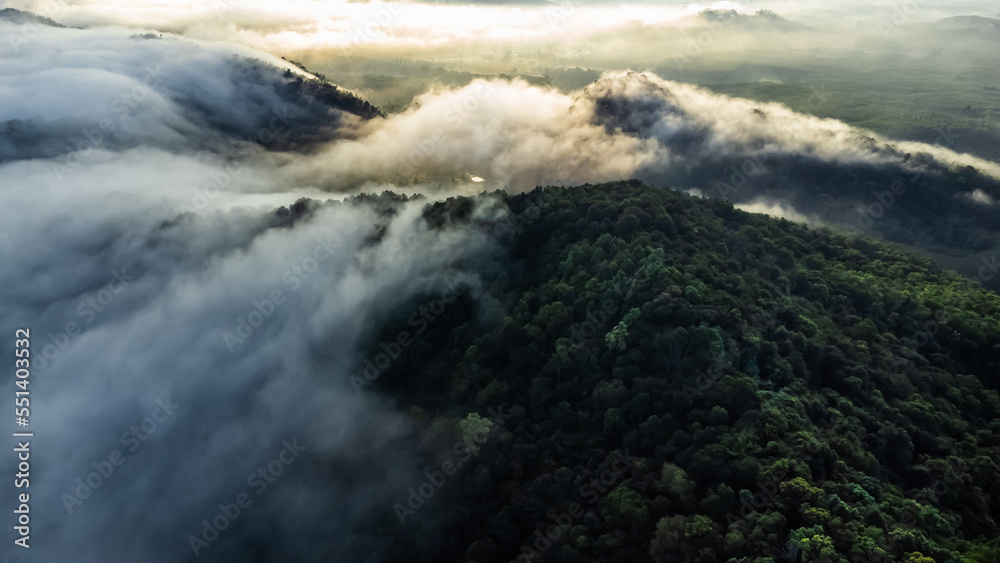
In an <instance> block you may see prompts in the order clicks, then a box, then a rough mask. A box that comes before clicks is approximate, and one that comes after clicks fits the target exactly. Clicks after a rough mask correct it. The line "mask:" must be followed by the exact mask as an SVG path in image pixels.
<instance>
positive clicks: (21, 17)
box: [0, 8, 66, 27]
mask: <svg viewBox="0 0 1000 563" xmlns="http://www.w3.org/2000/svg"><path fill="white" fill-rule="evenodd" d="M0 19H3V20H7V21H10V22H14V23H16V24H25V23H36V24H39V25H47V26H49V27H66V26H65V25H63V24H61V23H59V22H57V21H55V20H53V19H51V18H47V17H45V16H39V15H36V14H33V13H31V12H23V11H21V10H15V9H14V8H4V9H3V10H0Z"/></svg>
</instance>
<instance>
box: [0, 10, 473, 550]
mask: <svg viewBox="0 0 1000 563" xmlns="http://www.w3.org/2000/svg"><path fill="white" fill-rule="evenodd" d="M2 25H4V24H0V26H2ZM3 30H4V29H0V31H3ZM128 34H129V33H128V30H106V29H98V30H72V29H68V30H53V31H52V32H51V33H50V32H49V31H43V32H42V33H40V34H39V35H38V36H36V37H35V38H34V39H33V40H32V41H31V42H30V43H29V44H25V45H22V47H21V48H22V51H21V57H20V58H18V59H17V60H16V61H14V63H13V64H11V65H5V66H4V67H3V71H2V72H3V73H4V74H6V78H5V79H4V85H5V86H4V89H3V92H2V96H3V103H2V104H0V105H2V107H3V109H2V112H3V114H2V117H0V121H2V123H3V128H4V129H3V133H2V135H3V138H4V139H5V141H4V144H3V145H2V147H3V148H2V149H0V150H2V152H0V154H2V157H3V160H2V162H0V176H2V177H3V178H4V190H2V192H0V222H2V223H3V225H4V233H5V234H6V235H8V236H7V237H6V238H5V239H4V241H3V242H4V244H2V245H0V258H2V259H3V260H4V261H5V263H7V264H8V265H9V267H7V268H4V269H3V270H2V272H0V283H2V287H3V289H2V290H0V293H2V299H0V327H2V329H3V330H4V331H6V332H7V333H9V334H13V333H14V332H13V331H14V330H15V328H20V327H28V328H30V330H31V339H32V348H31V350H32V352H33V355H32V356H31V359H32V361H33V364H32V368H33V375H32V378H31V380H30V381H31V392H32V395H31V398H32V399H33V401H32V409H31V412H32V418H31V430H32V431H34V432H35V435H36V438H35V439H33V440H32V448H33V450H32V453H33V454H35V455H34V456H32V462H33V464H32V471H31V478H32V485H34V486H32V487H31V490H30V493H31V506H32V513H31V514H32V527H33V531H34V533H33V534H32V552H31V553H32V555H33V556H34V557H37V558H38V559H39V560H49V561H68V560H73V561H81V562H104V561H126V560H133V561H149V562H152V563H155V562H158V561H164V562H166V561H177V560H186V559H191V558H192V557H193V555H194V553H193V550H192V547H191V545H190V542H189V539H188V538H189V537H190V536H195V537H204V536H203V533H204V532H203V528H204V525H203V524H202V522H203V520H208V521H213V519H214V517H216V516H217V515H218V514H219V511H220V509H219V505H220V504H221V505H224V506H225V505H229V504H232V503H234V502H236V501H235V499H236V498H237V497H238V495H239V494H240V493H249V495H251V499H252V504H251V505H250V506H248V507H245V508H244V509H243V511H242V514H241V516H240V517H239V518H238V519H237V520H235V521H234V522H233V524H232V526H231V527H230V528H229V529H227V530H224V531H223V532H222V533H221V534H220V536H219V537H218V539H217V540H215V541H213V542H211V543H210V545H209V547H207V548H203V549H202V550H201V557H200V559H202V560H210V561H232V560H237V559H240V558H245V557H251V556H255V554H256V556H261V555H260V554H261V553H264V550H277V551H278V552H281V553H284V554H294V555H291V556H290V557H292V558H293V559H294V558H296V557H297V558H301V559H302V560H318V559H320V554H321V555H322V557H325V558H328V557H330V556H334V557H337V558H338V559H339V560H345V561H350V560H362V559H366V558H368V557H370V556H372V554H379V553H382V552H384V551H385V550H386V549H388V547H387V546H385V545H384V543H380V541H379V539H378V538H376V537H374V535H373V534H372V533H371V532H366V531H364V530H360V531H359V530H358V529H356V525H357V522H358V521H361V520H363V518H367V515H368V512H369V511H371V510H372V507H373V506H374V505H376V504H377V503H378V501H379V500H380V499H385V501H386V506H391V502H390V500H389V499H390V496H389V495H394V494H396V493H398V492H399V491H398V490H397V489H396V488H395V487H398V486H399V485H400V484H405V483H410V482H413V481H414V480H415V479H416V478H417V476H419V464H418V462H417V461H416V460H415V459H414V458H413V457H412V456H410V455H408V454H407V453H406V452H407V451H409V450H408V449H407V448H406V447H404V444H406V443H408V440H410V434H411V433H412V431H413V430H412V428H410V426H409V423H408V422H407V419H406V417H404V416H402V415H400V414H397V413H396V411H395V409H393V408H392V407H391V406H390V405H387V404H383V403H382V401H381V399H379V397H378V395H377V394H374V393H370V394H365V395H362V396H358V395H357V394H356V393H355V391H354V389H353V387H352V386H351V385H350V383H349V379H348V378H349V377H350V376H352V375H356V374H358V373H359V372H360V370H361V369H362V363H361V361H362V359H363V356H362V354H363V350H365V349H367V347H368V346H369V345H370V343H371V340H372V339H373V338H374V337H375V333H374V331H375V330H376V329H377V325H376V322H377V320H378V319H380V318H383V317H385V316H386V315H389V314H393V313H397V312H398V309H399V308H401V307H405V306H408V305H410V304H412V303H413V302H414V300H418V299H419V298H421V297H422V296H424V295H427V294H433V293H434V292H438V291H440V290H441V287H442V285H441V284H442V280H443V278H444V276H446V275H451V274H454V277H455V279H457V283H458V285H459V287H463V288H466V289H465V290H464V291H465V292H466V293H467V294H474V293H475V291H476V287H477V281H476V277H475V275H474V274H472V273H467V272H466V271H465V270H464V269H462V268H461V267H459V265H458V264H459V263H460V262H464V263H466V264H475V261H476V260H478V259H481V257H488V256H490V248H491V245H492V243H491V241H490V240H489V239H488V238H487V237H486V235H484V234H482V232H481V231H479V230H475V229H470V228H467V227H465V226H463V225H461V224H449V225H448V226H445V227H442V228H431V227H429V226H428V224H427V221H426V220H425V219H424V217H423V208H424V205H425V202H424V201H413V202H404V203H395V204H393V203H391V202H388V201H383V202H373V201H369V200H365V201H351V202H347V203H329V204H326V205H321V206H320V205H307V204H299V205H294V206H292V208H291V209H290V210H289V209H284V210H279V211H276V210H277V209H278V207H279V205H282V204H289V203H291V202H293V201H295V200H296V199H298V198H299V197H301V196H303V195H312V196H325V195H326V194H323V193H320V192H318V191H316V190H315V189H312V188H310V187H309V186H290V185H288V183H287V178H286V177H283V176H282V174H281V171H280V169H278V168H275V167H274V165H275V163H276V162H278V161H280V160H281V159H284V160H285V161H288V160H294V159H296V158H307V157H305V156H302V154H301V151H298V149H297V150H296V151H293V152H283V151H279V150H278V149H279V148H282V149H289V148H293V147H298V148H302V149H304V148H307V147H312V146H314V145H315V144H316V143H317V142H319V141H318V140H317V139H321V140H329V139H330V138H334V137H337V136H339V135H340V133H341V132H342V131H344V130H348V129H351V128H357V127H360V126H361V125H362V124H363V123H364V120H363V119H361V118H359V117H356V116H353V115H351V114H349V112H340V111H336V110H334V109H333V108H331V107H330V106H329V105H322V104H319V103H317V104H316V106H315V107H313V106H310V107H309V108H308V109H303V110H301V111H302V112H306V116H305V117H306V118H308V119H306V118H299V119H302V121H303V123H301V124H300V125H299V126H296V125H295V121H294V119H293V120H292V122H291V123H283V122H281V121H280V120H279V121H278V122H276V123H277V124H279V125H284V126H285V130H284V135H285V137H284V139H285V146H283V147H276V146H269V144H268V143H266V142H264V141H262V140H258V142H251V141H246V140H240V138H241V137H242V135H243V134H244V133H246V132H254V131H255V128H256V127H264V128H265V130H267V131H271V132H272V133H274V134H275V136H278V135H279V133H278V132H275V131H272V130H271V127H272V125H271V122H272V120H273V119H274V117H275V113H274V112H275V110H277V111H281V109H282V108H283V107H284V104H286V103H288V102H290V101H291V100H293V99H295V97H294V96H289V95H288V93H287V92H288V87H287V86H286V84H290V83H292V82H294V80H290V81H282V82H276V81H274V80H271V79H270V78H269V77H270V76H271V75H270V74H267V75H266V76H265V75H264V74H263V73H265V72H271V71H266V70H265V69H264V68H263V67H261V68H259V69H257V70H258V71H259V73H258V74H254V73H253V72H251V71H253V70H254V69H253V65H254V64H255V63H253V62H252V61H251V62H247V61H245V60H242V59H239V60H236V61H234V60H233V58H232V55H233V54H234V53H236V54H247V53H246V50H245V49H242V48H234V49H227V48H224V47H222V46H220V45H217V44H205V43H195V42H190V41H186V40H181V39H174V38H171V39H166V38H164V39H163V40H160V39H155V40H153V39H149V40H146V39H129V37H128ZM250 54H253V53H250ZM258 55H259V54H258ZM261 58H263V57H261ZM272 62H275V61H272ZM278 62H280V61H278ZM256 64H257V65H258V66H260V64H259V63H256ZM276 64H277V62H276ZM157 65H159V66H160V69H159V71H158V72H159V73H161V74H163V77H162V79H155V80H151V81H148V82H147V83H146V84H144V83H143V80H144V77H145V73H146V72H147V70H146V67H147V66H152V67H153V68H154V69H155V67H156V66H157ZM275 72H276V75H277V76H278V77H281V73H280V72H277V71H275ZM259 76H265V79H262V80H259V79H258V77H259ZM11 78H13V79H11ZM139 87H142V88H143V95H142V99H139V100H135V102H136V103H135V104H134V106H131V107H130V106H128V105H127V104H126V106H125V107H129V109H130V111H129V112H128V114H127V115H122V116H118V115H117V114H116V113H115V111H116V110H115V109H114V107H113V102H114V100H116V99H120V98H119V97H120V96H121V95H130V94H131V93H132V92H133V91H135V89H136V88H139ZM71 93H72V94H75V95H71ZM313 111H315V112H316V113H312V114H310V113H308V112H313ZM104 119H107V120H113V121H112V122H113V123H114V125H115V128H114V129H113V130H111V131H110V132H106V133H105V135H104V137H103V138H102V140H101V141H99V142H98V141H96V140H93V139H96V134H93V135H90V130H92V129H95V128H97V129H100V123H101V121H102V120H104ZM310 121H316V122H319V124H321V125H323V126H328V127H331V128H332V131H333V134H331V135H323V134H318V133H317V132H316V131H317V130H316V129H310V128H309V127H308V124H309V122H310ZM321 133H322V132H321ZM84 139H88V140H90V143H91V146H88V147H82V146H81V147H78V146H76V145H75V141H77V140H84ZM67 144H68V145H69V148H68V149H67V148H66V145H67ZM248 147H249V148H248ZM76 153H79V154H78V155H77V159H78V160H75V161H74V163H72V164H71V163H67V157H68V156H71V155H72V154H76ZM60 167H63V168H60ZM324 199H325V197H324ZM487 212H488V210H487V208H483V210H482V212H481V213H482V214H483V215H478V214H477V215H476V217H477V219H482V220H488V219H489V216H488V215H487ZM477 213H478V212H477ZM251 329H252V330H251ZM4 357H5V358H6V359H7V360H8V361H11V362H12V361H13V356H12V354H11V353H10V352H5V356H4ZM3 396H4V397H5V400H13V391H12V390H11V389H7V390H5V391H4V392H3ZM163 405H176V407H170V408H167V410H169V411H171V412H169V413H167V412H165V410H164V409H165V408H166V407H164V406H163ZM286 441H287V442H289V443H297V444H299V445H301V446H302V447H304V448H306V449H305V451H304V452H301V453H300V457H298V458H297V459H296V461H295V463H294V464H291V465H288V466H287V467H285V469H284V470H283V471H284V474H283V475H281V476H280V479H279V478H276V477H275V478H274V483H273V484H270V485H269V487H268V490H267V491H266V492H262V493H260V494H259V495H258V494H257V493H256V492H255V487H256V485H254V484H251V483H250V482H248V477H249V476H250V475H251V474H252V473H254V472H255V471H257V470H258V468H260V467H265V468H267V467H268V464H269V463H270V462H271V461H273V460H274V459H276V457H277V456H278V455H279V454H280V452H281V451H282V450H283V449H284V448H285V447H286V446H284V444H285V442H286ZM296 441H297V442H296ZM133 448H134V449H133ZM45 460H53V461H52V462H46V461H45ZM56 460H57V461H58V463H56V462H55V461H56ZM10 463H11V458H7V459H4V460H3V461H2V462H0V465H2V466H3V468H4V471H8V472H10V474H13V473H14V472H15V470H14V467H13V466H12V465H10ZM278 467H284V466H278ZM77 479H80V480H81V481H79V482H78V481H77ZM88 482H89V483H88ZM387 484H388V486H387ZM12 492H13V489H12V488H10V487H8V488H5V489H4V491H3V492H2V493H0V499H2V501H3V503H4V505H5V506H13V505H14V503H13V500H14V499H13V497H12V496H11V495H12ZM319 498H322V499H325V500H324V501H323V502H315V501H316V499H319ZM392 498H395V497H392ZM67 507H68V508H67ZM69 509H71V510H72V513H70V511H69ZM11 534H12V531H10V530H9V531H8V533H7V534H6V535H7V536H10V535H11ZM265 536H266V537H267V538H268V542H267V545H266V546H265V545H263V544H261V543H260V542H259V538H261V537H265ZM41 538H45V539H44V540H42V539H41ZM126 538H127V539H126ZM7 541H12V538H8V540H7Z"/></svg>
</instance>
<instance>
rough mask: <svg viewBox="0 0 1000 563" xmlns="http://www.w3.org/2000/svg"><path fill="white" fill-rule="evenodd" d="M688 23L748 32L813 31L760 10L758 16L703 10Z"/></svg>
mask: <svg viewBox="0 0 1000 563" xmlns="http://www.w3.org/2000/svg"><path fill="white" fill-rule="evenodd" d="M687 21H689V22H692V23H702V24H704V25H718V24H722V25H724V26H726V27H728V28H730V29H739V30H743V31H748V32H777V33H788V32H795V31H808V30H810V29H813V28H812V27H810V26H807V25H804V24H800V23H798V22H794V21H791V20H788V19H785V18H783V17H781V16H780V15H778V14H777V13H775V12H772V11H771V10H759V11H758V12H757V13H756V14H741V13H739V12H737V11H736V10H702V11H701V12H699V13H698V15H697V16H693V17H691V18H689V19H688V20H687Z"/></svg>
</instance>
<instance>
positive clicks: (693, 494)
mask: <svg viewBox="0 0 1000 563" xmlns="http://www.w3.org/2000/svg"><path fill="white" fill-rule="evenodd" d="M496 198H499V200H500V201H502V203H503V205H504V206H506V207H507V208H509V210H510V212H511V214H512V215H511V218H510V219H511V220H510V222H509V223H500V224H497V223H495V222H490V221H485V220H484V219H483V214H482V213H474V208H476V206H477V201H476V200H473V199H451V200H448V201H447V202H443V203H436V204H433V205H429V206H428V207H427V210H426V212H425V217H426V218H427V219H428V221H429V222H430V223H431V224H432V225H444V224H447V223H450V222H459V223H461V222H470V221H471V222H473V223H476V224H480V225H481V226H482V228H485V229H489V230H491V231H492V232H495V233H496V234H497V237H498V239H499V240H500V241H501V242H500V244H499V247H498V252H499V258H498V259H497V260H496V261H494V262H487V263H484V264H482V265H477V266H476V267H477V268H478V269H479V270H480V271H481V275H482V279H483V282H482V287H481V288H478V289H473V288H471V287H465V286H462V289H459V290H457V291H458V293H459V294H460V297H459V298H458V299H457V300H454V299H453V301H454V303H453V304H448V305H445V306H444V307H443V311H442V310H440V308H439V309H438V310H435V308H434V301H433V299H434V298H435V297H437V296H438V295H436V294H430V293H429V294H428V295H427V297H426V299H424V300H420V301H417V302H414V303H412V304H411V305H412V306H411V307H410V308H406V309H402V310H399V311H398V312H397V314H396V315H394V316H393V317H392V318H390V319H383V321H384V325H383V327H384V329H383V330H382V331H381V334H380V335H379V336H378V338H376V339H375V341H374V342H375V344H373V345H372V346H371V348H370V349H369V351H368V354H367V356H366V357H367V358H369V359H372V361H373V362H377V363H379V368H381V369H378V372H377V373H375V374H374V376H375V377H374V378H372V377H371V375H372V372H371V371H369V372H368V373H367V375H365V376H364V378H365V379H362V378H361V377H362V376H361V372H360V371H359V375H358V377H355V378H352V384H353V385H354V386H355V387H356V389H357V391H358V392H359V393H361V392H365V393H380V394H385V395H388V396H390V397H392V398H393V399H394V400H395V401H397V403H398V405H399V408H400V409H401V410H408V412H409V413H410V414H411V417H412V418H413V420H414V421H417V422H419V423H420V424H422V426H423V427H424V429H425V433H421V434H420V435H415V436H413V438H412V444H413V448H414V449H415V450H417V451H419V452H422V455H423V457H424V459H425V460H426V465H427V468H428V475H431V477H429V478H428V479H429V481H428V482H429V483H434V485H435V487H438V488H437V489H431V491H432V493H431V494H432V495H434V496H433V497H432V498H429V499H428V500H423V499H421V498H420V497H413V495H415V494H417V493H416V492H414V491H416V489H417V485H419V483H399V484H398V486H399V494H398V495H397V496H398V497H399V499H400V502H399V503H398V504H397V505H395V506H394V507H389V506H380V507H376V508H374V509H373V513H372V514H371V515H370V516H371V517H372V518H375V519H376V520H378V521H379V522H380V524H379V525H378V526H376V528H375V529H369V528H364V529H361V528H359V530H357V533H358V534H364V533H369V534H376V535H378V536H381V537H384V538H389V537H395V540H394V542H395V543H394V544H393V545H385V547H384V552H383V553H380V554H379V556H380V557H383V556H384V557H385V558H389V557H392V558H394V559H397V560H421V561H466V560H468V561H476V562H477V563H485V562H491V561H504V562H506V561H514V560H516V561H521V562H526V561H536V560H543V561H651V560H652V561H704V562H710V561H747V562H750V561H756V562H764V561H775V562H777V561H788V562H791V561H802V562H806V561H817V562H819V561H822V562H827V561H830V562H835V561H836V562H840V561H845V562H846V561H909V562H930V561H956V562H958V561H998V560H1000V542H998V540H997V539H995V538H997V537H998V535H1000V534H998V532H1000V530H998V528H997V523H996V518H997V516H998V515H1000V482H998V471H1000V469H998V466H997V462H996V460H997V459H998V454H1000V442H998V438H997V436H998V435H1000V422H998V421H997V418H996V417H997V414H998V412H1000V397H998V395H997V379H996V376H995V374H996V372H997V368H998V366H1000V297H998V296H997V295H996V294H994V293H992V292H987V291H984V290H982V289H979V288H977V287H976V286H974V285H972V284H971V283H970V282H968V281H967V280H965V279H964V278H962V277H960V276H958V275H957V274H955V273H953V272H950V271H945V270H941V269H939V268H938V267H936V266H934V265H933V264H932V263H931V262H930V261H929V260H926V259H923V258H920V257H917V256H915V255H913V254H911V253H909V252H906V251H902V250H899V249H897V248H895V247H892V246H889V245H887V244H884V243H881V242H878V241H876V240H874V239H870V238H864V237H858V238H854V237H847V236H843V235H840V234H836V233H832V232H828V231H815V230H810V229H807V228H806V227H805V226H802V225H798V224H794V223H790V222H788V221H785V220H778V219H772V218H769V217H766V216H763V215H756V214H747V213H744V212H742V211H739V210H736V209H734V208H733V207H732V205H731V204H729V203H727V202H724V201H721V200H716V199H712V200H708V199H700V198H695V197H690V196H686V195H683V194H679V193H676V192H673V191H670V190H667V189H656V188H650V187H645V186H642V185H641V184H640V183H639V182H637V181H630V182H627V183H618V184H609V185H601V186H589V185H588V186H583V187H577V188H544V189H543V188H539V189H536V190H535V191H533V192H530V193H526V194H521V195H517V196H508V195H503V194H494V195H491V196H482V197H481V199H480V200H479V201H478V205H489V202H490V201H494V200H495V199H496ZM383 204H384V205H385V207H386V209H387V210H388V209H390V208H391V205H390V204H391V201H384V202H383ZM494 204H495V201H494ZM386 212H390V213H391V211H386ZM440 295H443V294H440ZM445 302H446V303H448V302H447V301H445ZM429 303H430V304H431V305H428V304H429ZM437 305H440V303H437ZM428 307H430V309H429V310H430V311H433V315H430V313H426V312H427V311H428ZM417 311H419V312H420V313H419V314H418V313H417ZM425 313H426V314H427V315H429V316H424V317H423V318H421V317H420V315H424V314H425ZM424 319H427V321H426V322H425V321H424ZM414 327H417V330H416V331H414ZM403 331H411V332H415V333H416V337H415V341H414V342H412V343H411V344H409V345H406V346H404V347H403V348H402V349H400V348H398V347H397V348H394V347H393V345H391V344H387V343H392V342H394V341H395V340H396V338H397V336H396V335H398V334H401V332H403ZM383 352H385V353H394V354H395V355H394V356H393V357H394V358H395V359H393V360H392V361H388V362H382V359H381V358H379V355H380V354H383ZM383 355H384V354H383ZM385 363H388V364H389V365H387V366H386V365H384V364H385ZM373 365H374V364H373ZM367 366H368V364H366V365H365V366H362V367H361V369H362V370H363V369H366V368H367ZM479 415H481V416H482V418H483V419H486V420H481V419H480V418H479ZM491 418H492V420H493V422H488V421H487V420H489V419H491ZM500 422H502V425H500ZM477 436H479V437H481V439H480V440H478V442H477V440H476V437H477ZM456 439H457V440H459V442H460V443H464V444H465V445H466V446H468V449H469V450H475V449H476V448H477V447H478V449H479V451H478V455H477V456H475V457H473V456H471V455H469V454H468V453H467V452H466V454H465V458H468V459H469V461H468V463H467V464H464V465H461V464H460V465H461V467H460V469H458V470H457V471H458V472H457V474H456V476H454V477H452V476H448V477H447V478H445V477H443V476H442V477H441V479H443V480H444V481H443V484H440V483H441V481H438V482H435V479H433V478H432V477H433V476H434V475H435V473H434V471H435V470H438V469H439V468H442V467H445V468H446V469H445V471H447V467H448V466H444V465H443V463H445V462H447V463H451V462H450V461H449V460H451V459H452V458H453V453H452V452H453V451H455V450H454V448H453V447H452V444H456V445H457V444H458V443H459V442H456ZM477 443H478V446H477V445H476V444H477ZM465 458H461V459H465ZM452 469H454V468H452ZM449 475H450V473H449ZM602 480H603V481H602ZM428 486H430V485H428ZM409 487H412V488H409ZM435 490H436V492H433V491H435ZM408 493H412V494H411V495H410V496H409V500H407V499H408ZM418 501H419V502H418ZM407 503H408V504H409V506H407ZM401 521H402V524H401ZM553 526H554V527H553ZM543 534H550V535H549V537H548V538H546V537H544V536H543ZM417 554H419V555H417Z"/></svg>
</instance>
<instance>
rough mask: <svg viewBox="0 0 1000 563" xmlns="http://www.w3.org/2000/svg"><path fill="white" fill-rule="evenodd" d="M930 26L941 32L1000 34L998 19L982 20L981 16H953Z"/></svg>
mask: <svg viewBox="0 0 1000 563" xmlns="http://www.w3.org/2000/svg"><path fill="white" fill-rule="evenodd" d="M932 26H933V27H934V28H935V29H941V30H976V31H988V32H1000V19H992V18H984V17H981V16H954V17H951V18H944V19H943V20H939V21H937V22H935V23H934V24H932Z"/></svg>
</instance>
